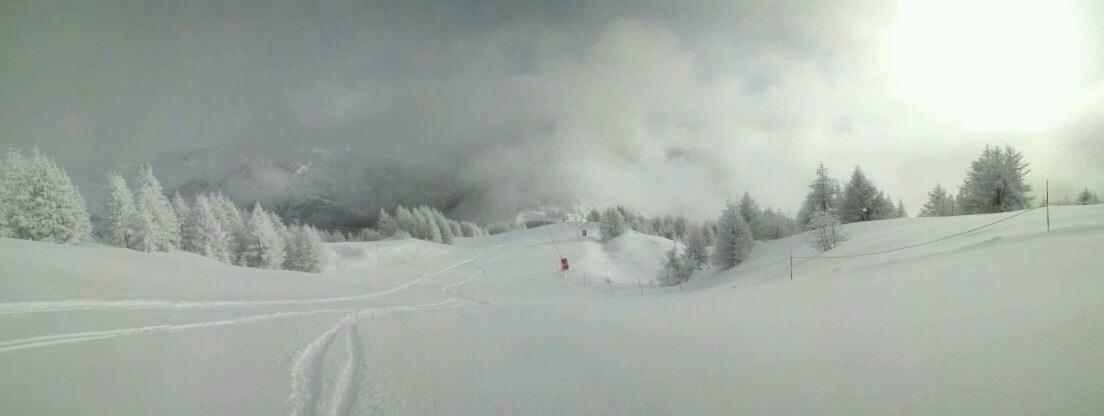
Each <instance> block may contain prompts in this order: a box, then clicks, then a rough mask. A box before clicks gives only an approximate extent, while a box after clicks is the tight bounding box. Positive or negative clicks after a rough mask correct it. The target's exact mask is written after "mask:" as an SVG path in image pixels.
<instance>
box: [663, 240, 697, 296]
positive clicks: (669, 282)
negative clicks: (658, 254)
mask: <svg viewBox="0 0 1104 416" xmlns="http://www.w3.org/2000/svg"><path fill="white" fill-rule="evenodd" d="M690 271H691V268H690V267H688V266H687V265H686V264H685V262H684V259H683V257H682V256H680V255H679V252H678V247H677V246H676V247H671V249H670V250H668V251H667V255H666V256H665V257H664V259H663V271H662V272H661V273H660V275H659V283H660V284H661V285H663V286H675V285H677V284H679V283H682V282H683V281H685V280H686V279H688V278H689V277H690Z"/></svg>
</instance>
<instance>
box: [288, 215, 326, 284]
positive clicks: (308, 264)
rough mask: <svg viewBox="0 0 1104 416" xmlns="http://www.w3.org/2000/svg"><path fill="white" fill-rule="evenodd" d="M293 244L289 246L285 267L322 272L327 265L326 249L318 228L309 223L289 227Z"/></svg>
mask: <svg viewBox="0 0 1104 416" xmlns="http://www.w3.org/2000/svg"><path fill="white" fill-rule="evenodd" d="M288 234H289V235H290V236H291V244H290V245H288V248H287V258H286V259H285V261H284V267H285V268H286V269H288V270H298V271H301V272H310V273H321V272H322V271H323V270H324V269H325V267H326V249H325V248H324V247H323V245H322V238H321V237H320V236H319V233H318V231H317V230H315V229H314V228H313V227H311V226H309V225H298V224H295V225H292V226H291V227H288Z"/></svg>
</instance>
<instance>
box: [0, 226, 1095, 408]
mask: <svg viewBox="0 0 1104 416" xmlns="http://www.w3.org/2000/svg"><path fill="white" fill-rule="evenodd" d="M1051 214H1052V227H1053V231H1052V232H1051V233H1049V234H1048V233H1046V232H1045V216H1044V213H1043V211H1041V210H1036V211H1032V212H1029V213H1027V214H1024V215H1022V216H1019V217H1016V218H1013V219H1011V220H1008V221H1005V222H1002V223H999V224H997V225H994V226H991V227H988V228H984V229H981V230H978V231H975V232H972V233H969V234H966V235H962V236H959V237H956V238H953V239H949V240H946V241H941V242H938V243H933V244H928V245H922V246H919V247H915V248H912V249H908V250H901V251H895V252H890V253H885V254H879V255H872V256H863V257H849V258H829V257H834V256H845V255H852V254H861V253H866V252H871V251H883V250H886V249H890V248H894V247H900V246H905V245H912V244H917V243H921V242H924V241H929V240H933V239H938V238H940V237H943V236H948V235H952V234H955V233H958V232H961V231H964V230H968V229H971V228H974V227H977V226H980V225H983V224H987V223H991V222H993V221H996V220H998V219H1001V218H1003V217H1005V216H1007V215H1008V214H1000V215H985V216H965V217H952V218H908V219H900V220H890V221H880V222H872V223H863V224H851V225H848V226H846V227H845V228H846V230H847V232H848V233H849V234H850V235H851V238H850V240H848V241H847V242H845V243H844V244H843V245H841V246H840V247H838V248H837V249H835V250H832V251H830V252H828V253H824V254H823V255H821V256H819V257H818V258H802V257H813V256H814V255H815V253H812V252H810V251H809V249H808V247H807V244H805V241H804V238H805V237H804V236H794V237H790V238H787V239H782V240H777V241H770V242H764V243H761V244H759V245H758V246H757V247H756V248H755V250H754V251H753V253H752V257H751V259H750V260H749V261H748V262H746V263H745V264H743V265H741V266H739V267H737V268H736V269H734V270H730V271H726V272H720V273H716V272H711V271H702V272H699V273H697V274H696V275H695V277H694V279H693V280H692V281H691V282H690V284H688V285H686V287H684V288H683V291H680V290H679V289H678V288H655V287H651V286H648V285H647V282H648V281H649V280H651V279H654V277H655V273H656V272H657V271H658V270H657V269H658V265H659V260H660V258H661V257H662V254H663V253H664V252H665V251H666V250H668V249H669V248H670V246H671V244H672V243H671V242H670V241H666V240H663V239H658V238H654V237H651V236H645V235H640V234H635V233H629V234H627V235H625V236H622V237H619V238H618V239H614V240H613V241H611V242H609V243H606V244H602V243H600V242H599V240H598V239H597V238H596V234H597V233H594V232H593V231H594V230H595V229H596V227H595V226H594V225H593V224H571V223H566V224H554V225H551V226H547V227H540V228H536V229H530V230H525V231H519V232H513V233H507V234H501V235H496V236H491V237H486V238H477V239H470V238H464V239H458V241H457V244H456V245H455V246H443V245H437V244H432V243H425V242H420V241H384V242H374V243H342V244H332V245H330V248H331V251H332V256H333V259H334V264H333V267H332V268H331V270H330V271H329V272H327V273H325V274H322V275H315V274H304V273H295V272H276V271H261V270H253V269H244V268H238V267H233V266H227V265H223V264H218V263H214V262H211V261H208V260H207V259H204V258H202V257H198V256H193V255H189V254H186V253H173V254H142V253H136V252H131V251H126V250H117V249H112V248H104V247H68V246H56V245H48V244H40V243H31V242H25V241H15V240H0V264H4V265H5V266H4V268H3V271H0V410H2V413H4V414H31V415H36V414H123V415H126V414H245V415H272V414H294V415H321V414H326V415H346V414H403V415H406V414H472V415H482V414H633V415H636V414H876V415H884V414H1040V413H1043V414H1098V413H1099V412H1100V411H1101V409H1104V398H1102V396H1101V395H1099V391H1100V390H1101V389H1102V388H1104V354H1101V351H1104V306H1102V305H1104V304H1102V302H1101V300H1100V298H1101V297H1100V293H1104V279H1101V278H1100V276H1102V274H1101V272H1100V270H1104V258H1102V257H1101V256H1100V254H1101V252H1102V251H1101V249H1102V248H1104V206H1090V207H1055V208H1052V212H1051ZM582 228H587V229H588V230H591V231H592V232H591V235H590V237H587V238H584V237H582V236H581V235H580V231H581V229H582ZM553 239H554V240H555V243H553V242H552V240H553ZM791 250H792V252H793V254H794V255H795V256H797V257H799V259H798V260H795V262H794V269H793V275H794V279H793V280H790V270H789V267H788V266H789V263H788V261H785V262H782V263H777V264H773V265H771V266H769V267H764V268H757V267H759V266H762V265H767V264H772V263H775V262H776V261H778V260H779V259H787V260H788V256H789V254H790V252H791ZM561 254H562V255H564V256H566V257H568V258H569V260H570V261H571V264H572V270H571V271H570V272H568V273H566V274H565V275H561V274H560V273H559V271H558V258H559V256H560V255H561ZM584 276H585V277H586V280H585V284H584ZM606 277H608V278H609V279H610V281H611V282H613V286H612V290H611V288H610V287H608V286H607V285H606V284H605V282H604V279H605V278H606ZM638 282H644V284H645V287H644V296H641V294H640V290H641V288H640V286H638Z"/></svg>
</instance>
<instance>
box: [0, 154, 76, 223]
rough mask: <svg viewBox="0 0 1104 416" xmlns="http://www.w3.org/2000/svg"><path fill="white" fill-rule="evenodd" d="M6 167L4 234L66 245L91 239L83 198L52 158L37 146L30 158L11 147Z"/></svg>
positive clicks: (4, 180)
mask: <svg viewBox="0 0 1104 416" xmlns="http://www.w3.org/2000/svg"><path fill="white" fill-rule="evenodd" d="M3 168H4V173H3V179H2V181H3V182H4V185H3V188H4V193H3V194H0V198H3V199H4V202H2V203H0V205H2V206H3V211H4V212H3V215H4V217H5V219H4V220H3V221H2V222H3V227H4V230H3V231H2V232H3V233H4V234H5V235H8V236H11V237H14V238H20V239H25V240H35V241H49V242H54V243H66V244H76V243H80V242H83V241H87V240H90V239H91V234H92V223H91V220H90V218H89V216H88V211H87V208H86V206H85V203H84V198H83V197H82V196H81V194H80V192H79V191H78V190H77V188H76V187H75V186H73V182H72V181H71V180H70V179H69V175H68V174H66V173H65V171H64V170H62V169H61V168H60V167H58V165H57V164H56V163H54V161H53V160H52V159H50V158H49V157H47V156H46V155H43V154H42V153H40V152H39V151H38V150H37V149H35V150H32V151H31V155H30V158H24V157H23V155H22V153H21V152H19V151H18V150H15V149H9V151H8V154H7V156H6V157H5V160H4V166H3Z"/></svg>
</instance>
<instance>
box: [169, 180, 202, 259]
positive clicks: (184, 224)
mask: <svg viewBox="0 0 1104 416" xmlns="http://www.w3.org/2000/svg"><path fill="white" fill-rule="evenodd" d="M172 208H173V213H174V214H176V221H177V223H179V224H180V249H181V250H185V251H189V252H192V253H196V252H198V251H197V250H196V245H195V239H196V237H195V233H196V231H195V221H193V220H192V207H191V205H189V204H188V201H187V200H185V199H184V197H182V196H180V192H174V193H173V197H172Z"/></svg>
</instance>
